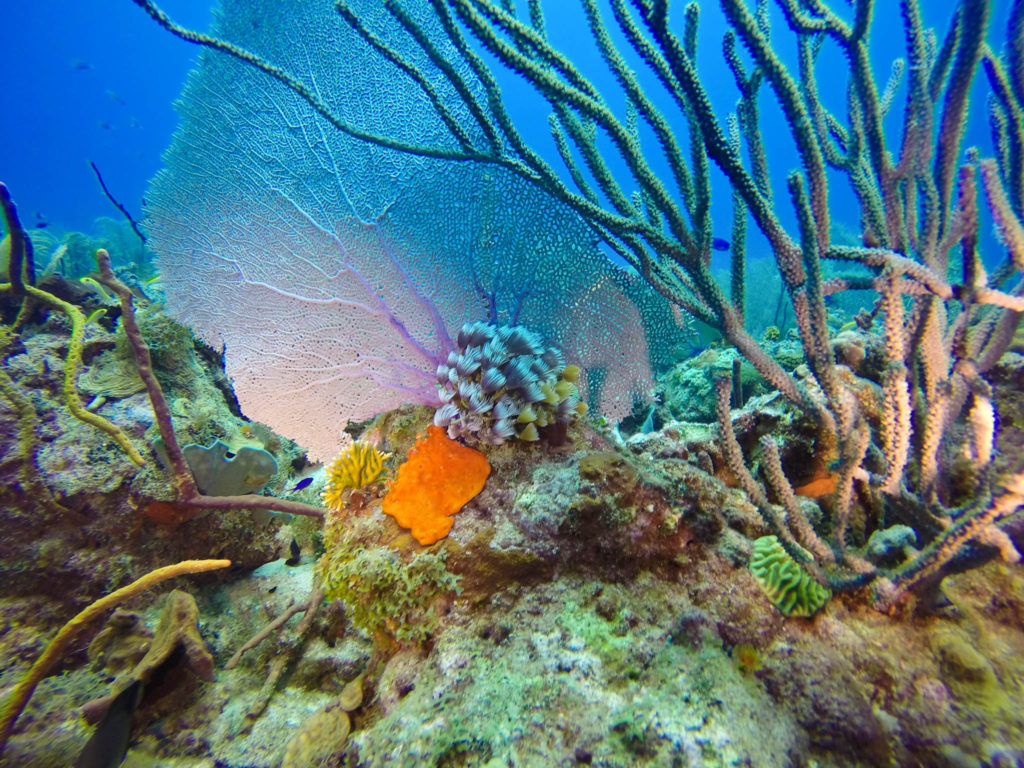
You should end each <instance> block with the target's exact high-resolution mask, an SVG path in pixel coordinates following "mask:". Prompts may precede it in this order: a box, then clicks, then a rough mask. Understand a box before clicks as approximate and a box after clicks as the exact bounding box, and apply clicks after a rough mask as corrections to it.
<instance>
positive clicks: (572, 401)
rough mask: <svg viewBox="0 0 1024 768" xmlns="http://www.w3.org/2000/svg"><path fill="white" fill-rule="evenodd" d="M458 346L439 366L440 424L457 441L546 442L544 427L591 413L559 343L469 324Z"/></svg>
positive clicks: (528, 333)
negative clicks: (552, 345) (549, 343)
mask: <svg viewBox="0 0 1024 768" xmlns="http://www.w3.org/2000/svg"><path fill="white" fill-rule="evenodd" d="M457 345H458V348H457V349H456V350H454V351H452V352H451V354H449V355H448V359H447V361H446V362H444V363H442V364H441V365H439V366H438V367H437V390H438V396H439V397H440V399H441V407H440V408H438V409H437V411H436V412H435V413H434V424H436V425H437V426H439V427H444V428H445V429H447V430H448V436H449V437H450V438H452V439H453V440H454V439H458V438H462V439H464V440H468V441H470V442H480V443H485V444H488V445H501V444H502V443H504V442H505V441H506V440H509V439H512V438H513V437H518V438H519V439H520V440H525V441H527V442H532V441H534V440H538V439H540V432H539V431H538V430H539V429H542V428H544V427H547V426H551V425H553V424H567V423H569V422H571V421H573V420H574V419H575V418H576V417H577V416H580V415H582V414H584V413H586V410H587V407H586V403H583V402H581V401H580V394H579V390H578V389H577V386H576V382H577V381H578V380H579V368H577V367H576V366H574V365H566V364H565V358H564V357H563V355H562V353H561V351H560V350H559V349H557V348H556V347H551V346H546V345H545V344H544V343H543V342H542V340H541V338H540V337H539V336H538V335H537V334H535V333H533V332H532V331H530V330H527V329H526V328H523V327H522V326H496V325H490V324H488V323H467V324H466V325H464V326H462V329H461V330H460V331H459V334H458V338H457Z"/></svg>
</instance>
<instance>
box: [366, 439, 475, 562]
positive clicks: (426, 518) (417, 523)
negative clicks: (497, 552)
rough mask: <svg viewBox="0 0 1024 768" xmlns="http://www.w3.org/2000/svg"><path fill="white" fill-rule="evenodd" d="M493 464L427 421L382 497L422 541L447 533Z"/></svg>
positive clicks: (386, 507) (389, 512)
mask: <svg viewBox="0 0 1024 768" xmlns="http://www.w3.org/2000/svg"><path fill="white" fill-rule="evenodd" d="M489 474H491V465H490V464H488V463H487V457H486V456H484V455H483V454H482V453H480V451H476V450H474V449H472V448H467V447H466V446H464V445H461V444H459V443H457V442H455V441H454V440H450V439H448V436H447V435H446V434H445V431H444V430H443V429H442V428H441V427H435V426H433V425H431V426H429V427H427V436H426V437H425V438H422V439H420V440H418V441H417V442H416V444H415V445H414V446H413V447H412V450H410V451H409V458H408V460H407V461H406V462H405V463H404V464H403V465H402V466H400V467H399V468H398V476H397V478H396V479H395V482H394V484H393V485H392V486H391V490H390V491H388V494H387V496H385V497H384V503H383V509H384V514H387V515H391V516H392V517H393V518H395V520H396V521H397V522H398V524H399V525H400V526H402V527H403V528H409V529H410V531H411V532H412V535H413V537H414V538H415V539H416V541H418V542H419V543H420V544H422V545H423V546H428V545H430V544H433V543H434V542H435V541H437V540H438V539H443V538H444V537H445V536H447V535H448V532H449V531H450V530H451V529H452V522H453V520H452V515H454V514H455V513H456V512H458V511H459V510H460V509H462V508H463V506H465V505H466V503H467V502H468V501H469V500H470V499H472V498H473V497H474V496H476V495H477V494H478V493H480V491H482V490H483V488H484V483H485V482H486V481H487V476H488V475H489Z"/></svg>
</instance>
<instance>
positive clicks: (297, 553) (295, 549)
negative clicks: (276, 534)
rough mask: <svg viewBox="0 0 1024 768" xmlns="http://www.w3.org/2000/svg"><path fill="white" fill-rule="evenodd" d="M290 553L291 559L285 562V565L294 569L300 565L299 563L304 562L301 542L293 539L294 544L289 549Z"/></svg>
mask: <svg viewBox="0 0 1024 768" xmlns="http://www.w3.org/2000/svg"><path fill="white" fill-rule="evenodd" d="M288 551H289V552H290V553H291V557H289V558H288V559H287V560H285V561H284V564H285V565H290V566H292V567H294V566H296V565H298V564H299V561H300V560H302V549H301V548H300V547H299V542H297V541H296V540H295V539H292V543H291V545H290V546H289V547H288Z"/></svg>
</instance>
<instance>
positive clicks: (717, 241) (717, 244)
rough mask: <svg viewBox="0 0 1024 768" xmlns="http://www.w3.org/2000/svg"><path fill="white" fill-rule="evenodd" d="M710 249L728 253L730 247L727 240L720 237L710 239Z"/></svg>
mask: <svg viewBox="0 0 1024 768" xmlns="http://www.w3.org/2000/svg"><path fill="white" fill-rule="evenodd" d="M711 247H712V248H714V249H715V250H716V251H728V250H729V248H730V247H731V246H730V245H729V241H728V240H723V239H722V238H720V237H714V238H712V239H711Z"/></svg>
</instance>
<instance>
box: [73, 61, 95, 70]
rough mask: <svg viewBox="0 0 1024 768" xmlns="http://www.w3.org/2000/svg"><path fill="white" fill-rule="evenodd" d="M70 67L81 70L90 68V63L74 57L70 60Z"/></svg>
mask: <svg viewBox="0 0 1024 768" xmlns="http://www.w3.org/2000/svg"><path fill="white" fill-rule="evenodd" d="M71 68H72V69H77V70H78V71H80V72H81V71H85V70H87V69H92V64H90V63H89V62H88V61H83V60H82V59H74V60H72V62H71Z"/></svg>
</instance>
